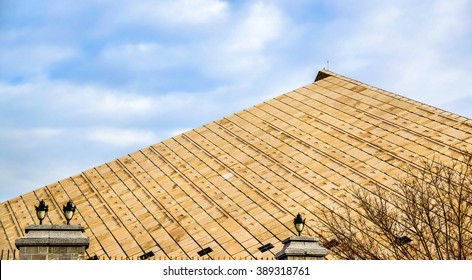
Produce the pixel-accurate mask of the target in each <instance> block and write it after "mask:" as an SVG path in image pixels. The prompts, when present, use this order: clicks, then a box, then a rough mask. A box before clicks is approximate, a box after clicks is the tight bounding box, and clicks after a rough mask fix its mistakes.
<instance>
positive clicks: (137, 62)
mask: <svg viewBox="0 0 472 280" xmlns="http://www.w3.org/2000/svg"><path fill="white" fill-rule="evenodd" d="M187 51H188V50H184V49H183V48H182V47H178V46H170V47H164V46H162V45H160V44H157V43H154V42H139V43H126V44H120V45H110V46H107V47H106V48H104V49H103V50H102V51H101V53H100V56H99V58H98V59H100V60H101V62H102V64H105V65H108V66H110V65H111V66H112V67H114V68H115V69H116V68H118V69H121V70H120V71H121V72H123V71H129V72H133V73H138V71H139V72H140V73H141V75H143V74H146V72H148V71H155V70H161V69H166V68H175V67H177V66H180V65H181V64H183V63H185V61H186V58H188V56H187Z"/></svg>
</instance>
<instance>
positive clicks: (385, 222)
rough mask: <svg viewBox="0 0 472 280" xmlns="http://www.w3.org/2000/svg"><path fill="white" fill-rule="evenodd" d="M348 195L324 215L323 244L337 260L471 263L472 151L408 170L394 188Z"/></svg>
mask: <svg viewBox="0 0 472 280" xmlns="http://www.w3.org/2000/svg"><path fill="white" fill-rule="evenodd" d="M348 192H349V193H350V194H351V196H350V197H351V199H350V200H349V201H348V200H345V201H344V202H342V203H340V204H339V207H336V208H333V209H331V210H332V211H323V213H324V217H323V218H322V221H323V226H322V227H323V229H322V235H323V237H324V238H323V239H324V244H325V246H326V247H328V248H329V249H330V250H331V253H332V254H334V256H336V257H337V258H340V259H469V260H470V259H472V232H471V231H472V154H471V153H468V152H463V155H462V157H460V158H458V159H455V160H452V161H451V163H450V164H448V163H444V162H438V161H437V160H431V161H424V162H423V163H422V164H420V166H419V167H409V168H408V169H407V171H406V173H405V175H404V176H402V177H400V178H399V179H398V180H397V182H396V183H395V184H394V186H392V187H391V188H386V187H385V186H380V185H374V186H373V187H370V188H368V187H363V188H359V187H357V188H356V187H355V186H352V187H350V188H349V190H348ZM348 197H349V196H348Z"/></svg>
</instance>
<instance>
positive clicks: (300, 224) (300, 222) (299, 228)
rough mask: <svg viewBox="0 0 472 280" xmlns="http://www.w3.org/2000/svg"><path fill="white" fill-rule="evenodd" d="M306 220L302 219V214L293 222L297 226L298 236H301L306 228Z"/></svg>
mask: <svg viewBox="0 0 472 280" xmlns="http://www.w3.org/2000/svg"><path fill="white" fill-rule="evenodd" d="M305 220H306V219H302V215H300V213H298V215H297V217H296V218H295V219H294V220H293V224H294V225H295V229H296V230H297V232H298V236H300V233H301V232H302V230H303V228H304V227H305Z"/></svg>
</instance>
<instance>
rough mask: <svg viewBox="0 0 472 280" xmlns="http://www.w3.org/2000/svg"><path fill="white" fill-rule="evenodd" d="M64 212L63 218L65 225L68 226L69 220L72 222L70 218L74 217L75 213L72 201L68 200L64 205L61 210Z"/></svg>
mask: <svg viewBox="0 0 472 280" xmlns="http://www.w3.org/2000/svg"><path fill="white" fill-rule="evenodd" d="M62 210H63V211H64V216H65V217H66V220H67V224H68V225H69V224H70V223H69V222H70V220H72V216H74V213H75V204H74V203H72V200H69V202H67V204H66V205H64V207H63V208H62Z"/></svg>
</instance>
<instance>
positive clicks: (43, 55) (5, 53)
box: [0, 42, 77, 76]
mask: <svg viewBox="0 0 472 280" xmlns="http://www.w3.org/2000/svg"><path fill="white" fill-rule="evenodd" d="M76 55H77V51H76V50H75V49H74V48H72V47H68V46H59V45H50V44H45V43H40V45H21V44H12V42H8V43H6V45H4V46H2V47H0V62H1V63H2V64H4V65H8V67H5V68H4V69H3V70H0V74H4V75H8V76H10V75H11V76H15V75H22V76H26V75H45V74H46V73H47V71H48V70H49V69H50V67H51V66H53V65H54V64H56V63H58V62H61V61H64V60H66V59H69V58H72V57H74V56H76Z"/></svg>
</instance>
